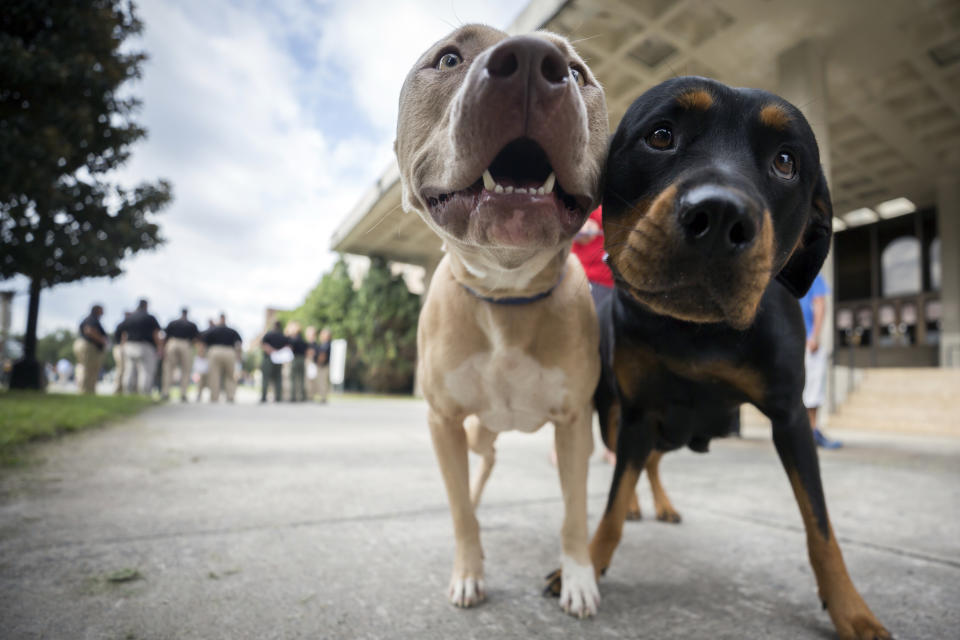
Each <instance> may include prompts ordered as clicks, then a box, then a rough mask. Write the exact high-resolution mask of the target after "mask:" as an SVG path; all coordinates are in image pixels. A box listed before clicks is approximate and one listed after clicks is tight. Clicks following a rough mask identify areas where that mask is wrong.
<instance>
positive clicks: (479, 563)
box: [428, 409, 486, 607]
mask: <svg viewBox="0 0 960 640" xmlns="http://www.w3.org/2000/svg"><path fill="white" fill-rule="evenodd" d="M428 421H429V423H430V436H431V437H432V439H433V449H434V451H435V452H436V454H437V461H438V462H439V463H440V473H442V474H443V483H444V485H446V487H447V500H448V501H449V502H450V514H451V515H452V516H453V535H454V537H455V539H456V551H455V553H454V558H453V575H452V576H451V578H450V590H449V594H448V595H449V598H450V602H452V603H453V604H455V605H456V606H458V607H472V606H473V605H475V604H478V603H479V602H481V601H482V600H483V599H484V597H485V596H486V594H485V593H484V588H483V549H482V548H481V546H480V525H479V524H478V523H477V517H476V514H475V512H474V508H473V504H472V503H471V502H470V482H469V460H468V458H467V437H466V433H465V431H464V428H463V420H462V419H461V420H455V419H454V420H451V419H448V418H445V417H443V416H441V415H439V414H438V413H437V412H436V411H434V410H433V409H430V412H429V416H428Z"/></svg>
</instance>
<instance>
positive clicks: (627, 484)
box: [590, 406, 654, 576]
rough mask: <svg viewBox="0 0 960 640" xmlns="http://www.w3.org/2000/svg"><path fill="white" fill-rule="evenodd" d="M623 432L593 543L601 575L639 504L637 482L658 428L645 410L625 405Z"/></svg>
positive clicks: (592, 551)
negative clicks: (631, 512)
mask: <svg viewBox="0 0 960 640" xmlns="http://www.w3.org/2000/svg"><path fill="white" fill-rule="evenodd" d="M619 431H620V432H619V433H618V434H617V465H616V467H614V470H613V480H612V482H611V483H610V494H609V495H608V497H607V507H606V509H605V510H604V513H603V518H602V519H601V520H600V524H599V525H597V530H596V532H595V533H594V534H593V539H592V540H591V541H590V560H591V561H592V562H593V569H594V571H596V572H597V575H598V576H599V575H603V573H604V572H606V570H607V567H609V566H610V559H611V558H612V557H613V552H614V551H616V549H617V545H618V544H620V537H621V536H622V535H623V523H624V520H626V519H627V514H628V512H629V511H630V507H631V503H635V502H636V494H637V480H639V479H640V472H641V471H642V470H643V466H644V464H645V463H646V461H647V458H648V457H649V456H650V453H651V451H653V441H654V426H653V425H652V424H650V420H649V416H645V415H644V413H643V411H642V410H640V409H635V408H632V407H626V406H621V413H620V430H619Z"/></svg>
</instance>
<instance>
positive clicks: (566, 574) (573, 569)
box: [560, 556, 600, 618]
mask: <svg viewBox="0 0 960 640" xmlns="http://www.w3.org/2000/svg"><path fill="white" fill-rule="evenodd" d="M561 572H562V574H563V577H562V580H563V582H562V583H561V585H560V608H561V609H563V610H564V611H565V612H566V613H569V614H570V615H572V616H576V617H578V618H589V617H590V616H593V615H596V613H597V608H598V607H599V606H600V590H599V589H598V588H597V579H596V577H595V576H594V571H593V566H592V565H589V564H586V565H582V564H579V563H577V562H576V561H575V560H574V559H573V558H570V557H568V556H564V557H563V564H562V569H561Z"/></svg>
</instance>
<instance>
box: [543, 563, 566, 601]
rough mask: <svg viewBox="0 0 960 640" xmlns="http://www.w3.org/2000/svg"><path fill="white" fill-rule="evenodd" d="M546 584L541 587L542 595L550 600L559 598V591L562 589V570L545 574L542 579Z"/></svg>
mask: <svg viewBox="0 0 960 640" xmlns="http://www.w3.org/2000/svg"><path fill="white" fill-rule="evenodd" d="M544 579H545V580H546V581H547V584H546V585H545V586H544V587H543V595H545V596H550V597H552V598H559V597H560V589H561V587H563V570H561V569H556V570H555V571H551V572H550V573H548V574H547V577H546V578H544Z"/></svg>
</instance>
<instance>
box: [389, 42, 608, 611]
mask: <svg viewBox="0 0 960 640" xmlns="http://www.w3.org/2000/svg"><path fill="white" fill-rule="evenodd" d="M607 135H608V124H607V112H606V104H605V102H604V96H603V90H602V89H601V88H600V86H599V85H598V84H597V82H596V80H595V79H594V78H593V76H592V75H591V73H590V71H589V69H588V68H587V66H586V64H584V62H583V61H582V60H581V59H580V57H579V56H578V55H577V53H576V52H575V51H574V50H573V47H571V46H570V44H569V43H568V42H567V41H566V40H565V39H564V38H562V37H560V36H557V35H554V34H550V33H536V34H534V35H532V36H519V37H508V36H507V34H505V33H502V32H500V31H497V30H495V29H492V28H490V27H485V26H480V25H468V26H465V27H462V28H460V29H457V30H456V31H454V32H453V33H451V34H450V35H449V36H448V37H446V38H444V39H443V40H441V41H440V42H438V43H436V44H435V45H433V46H432V47H431V48H430V49H429V50H428V51H427V52H426V53H424V54H423V56H422V57H421V58H420V60H419V61H418V62H417V64H416V65H415V66H414V68H413V69H412V70H411V71H410V74H409V75H408V76H407V79H406V81H405V82H404V85H403V90H402V92H401V94H400V117H399V123H398V125H397V143H396V151H397V158H398V161H399V164H400V175H401V181H402V186H403V205H404V208H405V209H406V210H407V211H416V212H417V213H418V214H419V215H420V216H421V217H422V218H423V219H424V220H425V221H426V223H427V224H428V225H429V226H430V227H431V228H432V229H433V230H434V231H436V232H437V234H438V235H439V236H440V237H441V238H443V240H444V242H445V245H446V249H447V255H446V256H445V257H444V259H443V260H442V261H441V263H440V265H439V266H438V267H437V271H436V273H435V274H434V276H433V279H432V281H431V283H430V289H429V291H428V293H427V298H426V302H425V303H424V307H423V310H422V312H421V315H420V326H419V335H418V348H419V369H418V375H419V376H420V380H421V382H422V386H423V390H424V395H425V396H426V399H427V402H428V403H429V405H430V413H429V422H430V432H431V435H432V437H433V443H434V448H435V450H436V454H437V459H438V460H439V463H440V470H441V472H442V474H443V479H444V483H445V484H446V488H447V496H448V498H449V502H450V509H451V511H452V515H453V525H454V534H455V536H456V553H455V555H454V563H453V576H452V578H451V581H450V590H449V597H450V600H451V601H452V602H453V603H454V604H455V605H457V606H462V607H469V606H472V605H474V604H476V603H478V602H480V601H481V600H483V598H484V584H483V551H482V549H481V546H480V530H479V525H478V523H477V518H476V513H475V511H476V505H477V503H478V502H479V499H480V494H481V492H482V491H483V485H484V483H485V482H486V479H487V477H488V476H489V473H490V470H491V468H492V466H493V460H494V447H493V444H494V441H495V440H496V437H497V434H498V433H499V432H501V431H505V430H509V429H518V430H521V431H527V432H532V431H535V430H537V429H539V428H540V427H541V426H543V424H544V423H546V422H548V421H549V422H552V423H553V424H554V425H555V428H556V431H555V433H556V445H557V458H558V466H559V472H560V484H561V487H562V490H563V496H564V506H565V516H564V522H563V529H562V534H561V535H562V552H563V557H562V564H563V575H564V581H563V592H562V594H561V606H562V607H563V609H564V610H565V611H568V612H569V613H571V614H573V615H577V616H581V617H583V616H588V615H592V614H593V613H595V612H596V609H597V605H598V604H599V600H600V596H599V592H598V591H597V586H596V582H595V579H594V572H593V567H592V566H591V564H590V556H589V553H588V550H587V505H586V481H587V463H588V459H589V456H590V453H591V451H592V448H593V440H592V436H591V432H590V428H591V427H590V424H591V416H592V411H593V408H592V403H591V399H592V395H593V391H594V388H595V386H596V382H597V378H598V375H599V358H598V351H597V340H598V337H597V321H596V315H595V313H594V310H593V303H592V301H591V298H590V293H589V289H588V286H587V283H586V278H585V276H584V273H583V270H582V269H581V267H580V264H579V262H578V261H577V260H576V258H574V257H571V256H570V255H569V248H570V241H571V238H572V237H573V236H574V234H575V233H576V231H577V230H578V229H579V228H580V226H581V225H582V223H583V221H584V220H585V219H586V216H587V213H588V212H589V211H590V210H591V209H592V208H593V207H594V206H595V204H596V203H597V201H598V199H599V188H600V176H601V171H602V163H603V157H604V154H605V150H606V139H607ZM465 423H466V428H465ZM468 446H469V448H470V449H471V450H473V451H474V452H475V453H478V454H480V455H481V456H482V462H481V465H480V468H479V469H478V472H477V473H476V475H475V477H474V480H473V483H472V487H471V486H470V484H471V483H470V481H469V473H468V459H467V458H468V456H467V448H468Z"/></svg>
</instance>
